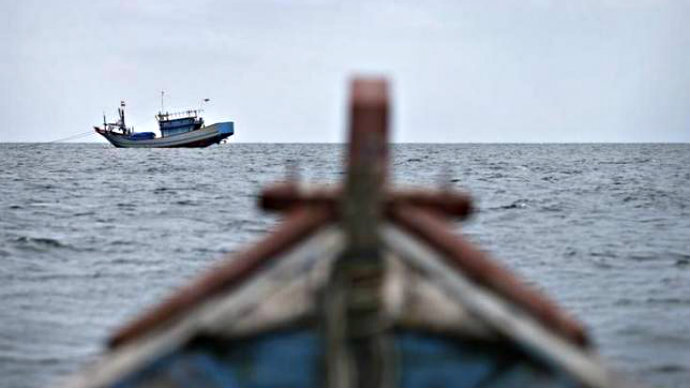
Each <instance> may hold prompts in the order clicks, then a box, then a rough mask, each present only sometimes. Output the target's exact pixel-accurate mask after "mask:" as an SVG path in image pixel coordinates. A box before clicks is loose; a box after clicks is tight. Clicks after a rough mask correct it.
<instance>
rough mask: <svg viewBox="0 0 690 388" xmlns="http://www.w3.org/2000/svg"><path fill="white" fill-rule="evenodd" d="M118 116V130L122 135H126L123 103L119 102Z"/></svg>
mask: <svg viewBox="0 0 690 388" xmlns="http://www.w3.org/2000/svg"><path fill="white" fill-rule="evenodd" d="M117 112H118V113H119V114H120V129H121V130H122V133H127V126H126V125H125V101H124V100H121V101H120V108H119V109H118V110H117Z"/></svg>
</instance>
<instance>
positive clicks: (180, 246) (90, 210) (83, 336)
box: [0, 144, 690, 387]
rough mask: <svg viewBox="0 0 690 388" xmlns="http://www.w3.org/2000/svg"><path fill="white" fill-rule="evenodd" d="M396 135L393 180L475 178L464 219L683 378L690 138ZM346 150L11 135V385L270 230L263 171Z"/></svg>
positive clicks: (277, 175)
mask: <svg viewBox="0 0 690 388" xmlns="http://www.w3.org/2000/svg"><path fill="white" fill-rule="evenodd" d="M392 151H393V152H392V156H393V160H392V163H391V164H392V166H391V167H392V168H393V171H394V180H395V181H396V182H398V183H405V184H417V185H422V186H442V185H452V186H454V187H457V188H461V189H465V190H468V191H469V192H470V193H471V194H472V195H473V197H474V198H475V200H476V203H477V206H478V208H479V212H478V214H477V215H475V216H474V217H473V218H472V219H471V220H469V221H468V222H466V223H464V224H463V225H462V226H461V230H462V232H463V233H465V234H466V235H468V236H469V238H470V239H472V240H474V241H475V242H477V243H478V244H480V245H481V247H482V248H484V249H486V250H488V251H490V252H492V253H493V255H494V256H495V257H496V258H498V259H499V260H501V261H502V262H504V263H505V264H506V265H508V266H509V267H511V268H512V269H514V270H515V271H517V272H518V273H520V274H521V275H523V276H524V277H525V278H527V279H529V280H530V282H531V283H533V284H534V285H535V286H536V287H539V288H541V289H543V290H545V291H546V292H547V293H548V294H550V295H551V296H552V298H554V299H555V300H557V301H558V302H559V303H560V304H561V305H562V306H563V307H564V308H566V309H567V310H569V311H571V312H572V313H573V314H574V315H575V316H577V317H578V318H579V319H580V320H582V321H583V322H584V323H585V324H586V325H587V326H588V327H589V329H590V330H591V334H592V335H593V337H594V339H595V342H596V343H597V344H598V347H599V350H600V352H601V353H602V354H603V356H604V358H605V359H607V360H608V362H609V364H610V365H611V366H612V367H613V368H614V369H616V370H618V371H619V372H621V373H622V374H623V375H626V376H628V377H629V378H630V379H632V380H637V381H640V382H642V383H643V384H644V385H650V386H676V387H681V386H683V387H687V386H688V384H689V383H690V145H687V144H680V145H668V144H666V145H663V144H647V145H615V144H586V145H509V144H505V145H501V144H486V145H471V144H462V145H413V144H410V145H396V146H394V147H393V150H392ZM341 159H342V146H340V145H325V144H324V145H318V144H288V145H285V144H228V145H225V146H219V147H212V148H207V149H170V150H156V149H116V148H112V147H111V146H109V145H102V144H48V145H41V144H0V303H1V305H0V306H1V308H0V386H2V387H36V386H45V385H49V384H51V383H54V382H56V381H57V380H59V378H60V376H63V375H65V374H69V373H72V372H74V371H75V370H77V369H78V368H79V367H80V366H81V365H83V364H84V363H85V362H88V361H89V360H92V359H93V358H94V357H96V356H97V355H98V354H99V352H101V351H102V349H103V343H104V340H105V339H106V338H107V336H108V334H109V333H110V332H112V330H113V329H115V328H117V327H118V326H120V325H121V324H123V323H124V322H126V321H127V320H128V319H129V318H131V317H133V316H134V315H136V314H137V313H138V312H140V311H141V310H142V309H144V308H145V307H147V306H149V305H151V304H152V303H155V302H156V301H158V300H159V299H160V298H162V297H164V296H166V295H167V294H169V293H170V292H171V290H172V289H174V288H175V287H177V286H180V285H182V284H184V283H185V281H186V280H188V279H189V278H190V277H192V276H194V275H195V274H197V273H199V272H201V271H203V270H204V269H205V268H207V267H208V266H209V265H210V264H212V263H213V262H214V261H215V260H217V259H218V258H219V257H220V256H222V255H223V254H226V253H231V252H234V251H237V250H238V249H241V248H242V247H243V246H245V245H247V244H250V243H251V242H252V241H255V240H256V239H257V238H259V237H260V236H261V235H263V234H264V233H266V232H268V231H269V230H270V229H271V227H272V226H273V225H275V223H276V222H277V221H278V218H277V217H276V216H274V215H270V214H265V213H262V212H261V211H260V210H258V209H257V207H256V202H257V194H258V192H259V190H260V188H261V187H262V186H264V185H266V184H268V183H270V182H274V181H277V180H281V179H284V178H285V176H286V174H293V175H294V174H298V175H299V176H300V178H301V179H303V180H308V181H316V182H319V181H321V182H334V181H337V180H340V179H341V178H342V176H343V170H342V164H341ZM286 166H293V167H286ZM288 170H291V171H288ZM459 228H460V226H459Z"/></svg>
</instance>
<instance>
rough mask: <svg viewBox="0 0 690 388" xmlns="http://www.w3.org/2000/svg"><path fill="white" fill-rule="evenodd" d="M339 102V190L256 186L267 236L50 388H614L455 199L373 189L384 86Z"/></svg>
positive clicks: (570, 328)
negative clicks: (475, 233) (345, 111)
mask: <svg viewBox="0 0 690 388" xmlns="http://www.w3.org/2000/svg"><path fill="white" fill-rule="evenodd" d="M350 101H351V107H350V145H349V150H348V152H347V155H348V161H347V175H346V179H345V182H343V184H342V185H339V186H305V185H303V184H301V183H298V182H292V181H288V182H287V183H279V184H277V185H276V186H273V187H269V188H268V189H266V190H265V191H264V192H263V194H262V196H261V206H262V207H263V208H264V209H266V210H272V211H281V212H283V213H284V214H285V220H284V221H283V222H282V224H281V225H280V226H278V227H277V229H276V230H275V231H273V233H271V234H269V235H268V236H266V237H265V238H264V239H262V240H261V241H259V242H257V243H256V244H255V245H253V246H251V247H249V248H248V249H246V250H244V251H241V252H240V253H239V254H236V255H233V256H232V257H228V258H227V259H226V261H224V262H223V263H221V264H220V265H218V266H215V267H214V268H212V269H211V270H209V271H208V273H207V274H206V275H205V276H202V277H200V278H199V279H197V280H196V281H195V282H192V283H191V284H190V285H188V286H187V287H184V288H182V289H181V290H179V291H178V292H177V293H176V294H174V295H173V296H172V297H170V298H168V299H166V300H165V301H163V302H162V303H161V304H159V305H158V306H156V307H154V308H153V309H151V310H149V311H148V312H146V313H144V314H143V315H141V316H140V317H138V318H135V319H134V320H133V321H132V322H130V323H129V324H128V325H126V326H124V327H123V328H122V329H120V330H119V331H118V332H116V333H115V334H114V335H113V336H112V337H111V338H110V341H109V347H110V349H109V351H108V352H107V353H106V354H105V355H103V357H102V358H100V359H99V360H98V361H97V362H96V363H95V364H93V365H92V366H91V367H90V368H88V369H86V370H85V371H83V372H82V373H80V374H78V375H76V376H74V377H73V378H72V379H71V380H68V381H67V382H66V384H65V385H64V386H65V387H70V388H100V387H121V388H124V387H131V388H136V387H140V388H144V387H228V388H229V387H332V388H335V387H372V388H374V387H381V388H383V387H420V388H421V387H600V388H603V387H616V386H623V384H622V383H621V382H620V380H618V379H617V378H616V377H614V376H613V375H611V374H610V372H609V371H608V369H607V368H606V367H605V366H604V365H603V363H602V361H601V360H600V358H599V356H598V355H597V352H596V350H595V349H594V346H593V345H592V342H591V340H590V339H589V337H588V335H587V333H586V331H585V329H584V327H583V326H582V325H581V324H580V323H579V322H578V321H576V320H575V319H573V318H572V317H571V316H570V315H569V314H568V313H566V312H564V311H563V310H561V309H560V308H559V307H557V306H556V305H555V304H554V303H553V302H552V301H550V300H549V298H547V297H546V296H544V295H543V294H542V293H541V292H539V291H537V290H534V289H533V288H532V287H530V286H528V285H527V284H526V282H524V281H523V280H520V279H519V278H518V277H517V276H516V275H514V274H513V273H512V272H510V271H509V270H508V269H506V268H505V267H503V266H502V265H501V264H499V263H498V262H496V261H494V260H493V259H492V258H490V257H489V256H488V255H487V254H486V253H483V252H482V251H481V250H479V249H478V248H476V247H474V245H473V244H471V243H470V242H468V241H467V240H465V239H463V238H462V236H460V235H458V234H457V233H456V231H455V230H454V229H455V227H454V225H453V224H452V223H451V222H450V221H449V218H450V217H456V218H458V219H463V218H465V217H467V216H468V215H469V214H470V213H471V209H472V207H471V202H470V199H469V197H468V196H467V195H466V194H464V193H460V192H457V191H454V190H452V189H450V188H441V189H438V190H428V189H426V190H424V189H414V190H410V189H397V188H394V187H392V185H390V184H389V183H387V181H388V177H389V176H390V174H389V173H388V171H387V167H388V165H389V162H388V151H387V149H388V146H387V136H388V135H387V124H388V111H389V108H388V97H387V87H386V83H385V82H384V81H382V80H356V81H355V82H354V85H353V92H352V97H351V100H350ZM142 281H145V280H144V279H142Z"/></svg>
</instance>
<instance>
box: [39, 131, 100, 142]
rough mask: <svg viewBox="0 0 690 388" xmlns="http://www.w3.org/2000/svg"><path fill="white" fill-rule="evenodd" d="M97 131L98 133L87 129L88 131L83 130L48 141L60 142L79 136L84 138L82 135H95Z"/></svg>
mask: <svg viewBox="0 0 690 388" xmlns="http://www.w3.org/2000/svg"><path fill="white" fill-rule="evenodd" d="M95 133H96V132H94V131H93V130H91V131H87V132H81V133H77V134H75V135H71V136H67V137H62V138H60V139H55V140H52V141H49V142H48V143H60V142H63V141H67V140H74V139H79V138H82V137H86V136H89V135H93V134H95Z"/></svg>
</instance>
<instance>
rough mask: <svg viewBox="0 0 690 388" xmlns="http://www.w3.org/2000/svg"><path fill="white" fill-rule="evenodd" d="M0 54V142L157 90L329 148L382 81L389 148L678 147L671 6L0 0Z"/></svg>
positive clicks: (680, 11)
mask: <svg viewBox="0 0 690 388" xmlns="http://www.w3.org/2000/svg"><path fill="white" fill-rule="evenodd" d="M489 4H491V5H489ZM0 52H1V53H2V54H0V55H1V56H0V86H1V87H2V90H1V91H0V114H1V115H2V122H3V123H2V126H0V141H49V140H52V139H56V138H60V137H63V136H69V135H72V134H75V133H78V132H82V131H87V130H89V129H90V128H91V127H92V126H93V125H95V124H98V123H99V122H100V121H101V120H102V119H101V114H102V112H103V111H104V110H105V111H106V113H107V114H108V116H109V117H111V118H112V117H114V116H115V111H116V108H117V105H118V103H119V101H120V100H121V99H124V100H126V101H127V109H128V115H129V124H133V125H135V129H136V130H140V131H144V130H150V129H152V128H154V127H155V120H154V119H153V115H154V114H155V113H156V112H157V111H158V109H159V107H160V100H159V92H160V90H161V89H165V90H166V93H167V94H168V95H169V98H168V99H167V103H166V105H167V107H169V108H170V109H171V110H174V109H176V108H179V109H186V108H189V107H196V106H198V103H199V101H200V100H201V99H202V98H204V97H209V98H211V103H210V104H209V105H208V106H207V107H206V112H207V114H206V118H207V122H213V121H219V120H224V119H231V120H234V121H235V122H236V136H235V137H233V138H232V141H242V142H332V141H341V140H342V139H343V138H344V132H343V128H344V119H345V111H344V106H345V101H346V94H347V90H346V85H347V79H348V77H349V76H350V75H352V74H353V73H368V74H370V73H374V74H385V75H387V76H389V78H390V79H391V80H392V82H393V91H394V97H395V105H394V106H395V113H394V114H395V116H394V124H395V133H394V140H396V141H398V142H600V141H601V142H606V141H614V142H628V141H654V142H655V141H682V142H688V141H690V1H683V0H669V1H666V0H648V1H642V0H641V1H634V0H608V1H606V0H591V1H548V0H543V1H531V2H530V1H522V0H520V1H519V0H515V1H498V2H493V1H488V2H487V1H473V2H466V1H447V2H436V1H434V2H424V1H421V0H417V1H414V0H412V1H389V2H374V1H361V2H356V1H342V2H338V1H316V0H314V1H262V0H258V1H257V0H254V1H246V2H230V1H194V2H191V1H190V2H181V1H170V0H161V1H158V0H156V1H153V0H147V1H93V0H64V1H43V0H38V1H35V0H21V1H12V0H9V1H7V0H4V1H2V4H1V5H0ZM87 140H90V141H102V140H100V139H98V138H97V137H96V136H93V137H91V138H89V139H87Z"/></svg>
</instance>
